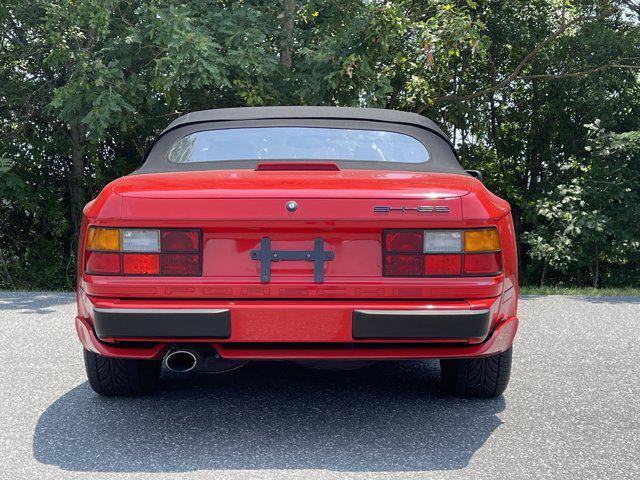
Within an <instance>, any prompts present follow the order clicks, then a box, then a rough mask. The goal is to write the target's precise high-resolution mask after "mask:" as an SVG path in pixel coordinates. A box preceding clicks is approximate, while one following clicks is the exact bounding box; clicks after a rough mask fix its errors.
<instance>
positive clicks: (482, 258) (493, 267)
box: [464, 252, 502, 275]
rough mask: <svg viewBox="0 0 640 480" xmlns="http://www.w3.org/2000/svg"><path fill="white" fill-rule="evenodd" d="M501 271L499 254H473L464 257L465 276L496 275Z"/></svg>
mask: <svg viewBox="0 0 640 480" xmlns="http://www.w3.org/2000/svg"><path fill="white" fill-rule="evenodd" d="M501 271H502V256H501V255H500V252H494V253H473V254H466V255H465V256H464V273H465V274H466V275H497V274H499V273H500V272H501Z"/></svg>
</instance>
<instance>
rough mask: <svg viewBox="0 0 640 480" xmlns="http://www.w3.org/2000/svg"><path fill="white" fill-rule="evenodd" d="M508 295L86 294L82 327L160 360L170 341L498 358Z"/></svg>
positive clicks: (90, 341)
mask: <svg viewBox="0 0 640 480" xmlns="http://www.w3.org/2000/svg"><path fill="white" fill-rule="evenodd" d="M502 303H503V302H502V297H496V298H489V299H483V300H468V301H462V300H448V301H394V302H391V301H331V302H327V301H309V300H307V301H301V300H279V301H268V300H264V301H258V300H255V301H226V302H222V301H214V300H206V301H205V300H182V301H153V300H120V299H105V298H96V297H90V296H87V295H86V294H84V293H83V292H82V291H80V292H79V296H78V304H79V313H80V314H79V315H78V317H77V318H76V329H77V332H78V335H79V337H80V340H81V342H82V344H83V345H84V347H85V348H87V349H89V350H92V351H95V352H96V353H100V354H102V355H106V356H115V357H123V358H140V359H143V358H146V359H157V358H161V357H162V356H163V355H164V353H165V352H166V350H167V349H168V348H169V346H170V345H171V344H172V343H185V342H204V343H210V344H212V345H213V346H214V347H215V348H216V349H217V350H218V352H219V353H220V355H221V356H222V357H224V358H234V359H296V358H317V359H322V358H325V359H339V358H344V359H365V358H366V359H403V358H453V357H476V356H483V355H491V354H494V353H499V352H500V351H504V350H506V349H507V348H509V346H510V345H511V342H512V341H513V337H514V336H515V332H516V329H517V325H518V321H517V318H515V317H510V318H507V317H506V316H505V314H504V313H501V306H502Z"/></svg>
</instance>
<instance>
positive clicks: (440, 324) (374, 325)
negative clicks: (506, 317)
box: [351, 310, 491, 340]
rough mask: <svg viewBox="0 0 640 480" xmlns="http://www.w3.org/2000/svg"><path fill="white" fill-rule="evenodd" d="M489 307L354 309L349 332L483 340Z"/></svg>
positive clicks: (355, 335)
mask: <svg viewBox="0 0 640 480" xmlns="http://www.w3.org/2000/svg"><path fill="white" fill-rule="evenodd" d="M490 320H491V314H490V312H489V310H457V311H456V310H442V311H434V310H426V311H419V310H407V311H402V310H387V311H385V310H354V312H353V315H352V325H351V330H352V336H353V338H354V340H368V339H390V338H392V339H431V338H433V339H461V338H473V339H480V340H483V339H485V338H486V337H487V335H488V334H489V324H490Z"/></svg>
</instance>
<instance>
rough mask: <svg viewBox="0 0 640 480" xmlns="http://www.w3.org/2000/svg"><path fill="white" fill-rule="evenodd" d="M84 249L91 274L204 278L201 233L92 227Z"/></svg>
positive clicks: (88, 272) (86, 263)
mask: <svg viewBox="0 0 640 480" xmlns="http://www.w3.org/2000/svg"><path fill="white" fill-rule="evenodd" d="M98 237H99V238H98ZM107 247H108V249H110V250H114V251H113V252H105V251H103V249H105V248H107ZM85 249H86V253H85V272H86V273H87V274H90V275H176V276H199V275H202V241H201V232H200V230H195V229H188V230H187V229H157V228H156V229H154V228H113V227H109V228H96V227H89V230H88V233H87V240H86V243H85Z"/></svg>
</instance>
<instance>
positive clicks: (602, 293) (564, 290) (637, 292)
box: [520, 286, 640, 297]
mask: <svg viewBox="0 0 640 480" xmlns="http://www.w3.org/2000/svg"><path fill="white" fill-rule="evenodd" d="M520 294H521V295H583V296H587V297H640V288H631V287H621V288H591V287H558V286H549V287H536V286H521V287H520Z"/></svg>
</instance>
